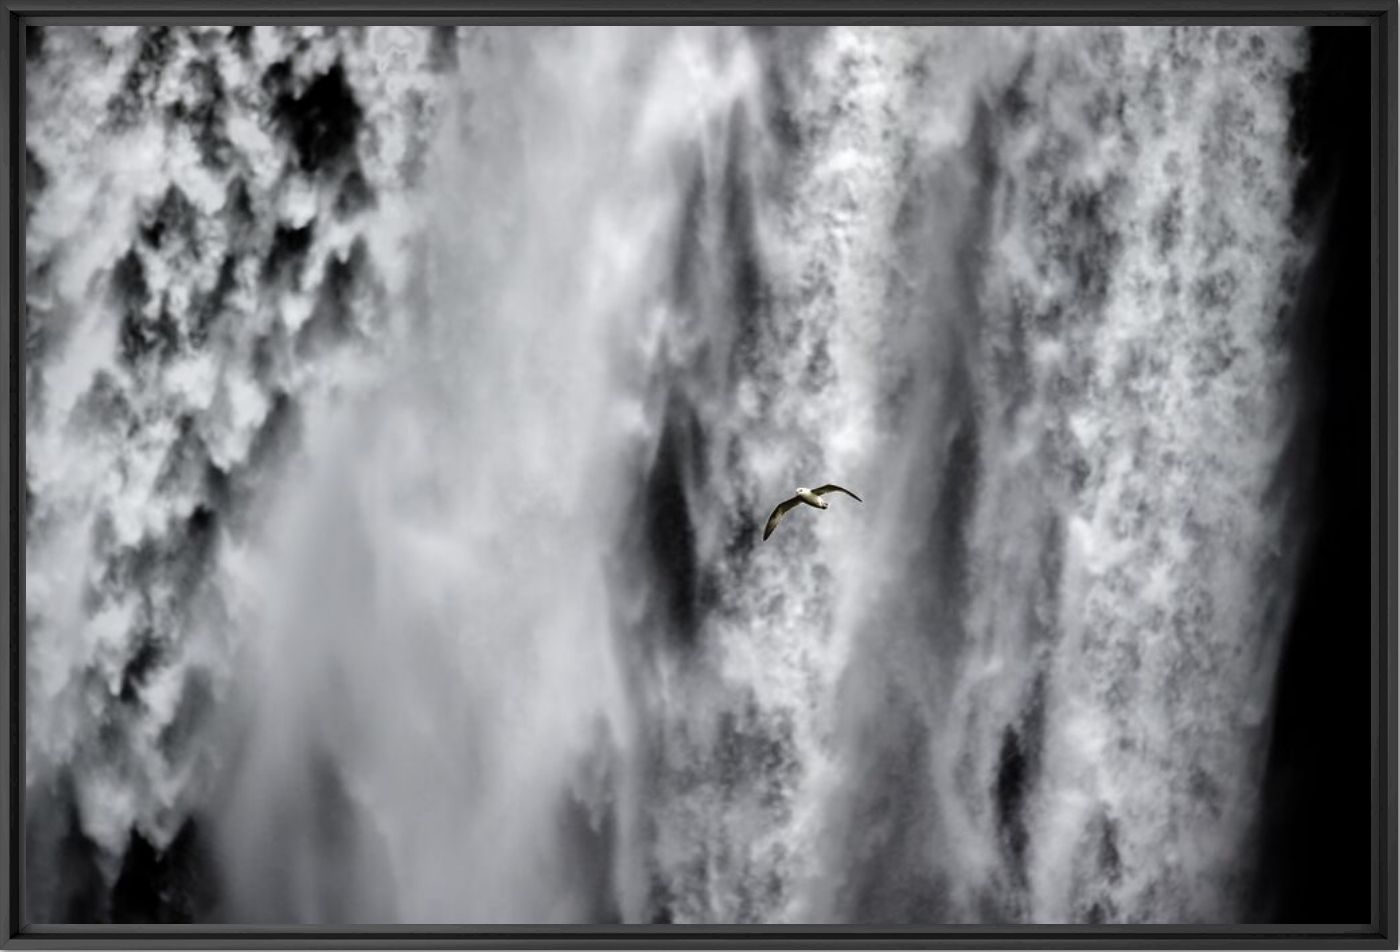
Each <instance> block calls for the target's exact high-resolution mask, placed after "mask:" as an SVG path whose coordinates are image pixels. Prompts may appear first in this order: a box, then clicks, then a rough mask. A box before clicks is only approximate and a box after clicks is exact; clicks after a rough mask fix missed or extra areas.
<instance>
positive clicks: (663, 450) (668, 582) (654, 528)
mask: <svg viewBox="0 0 1400 952" xmlns="http://www.w3.org/2000/svg"><path fill="white" fill-rule="evenodd" d="M695 428H696V427H695V422H694V414H693V411H691V410H688V409H683V408H682V407H680V406H679V405H678V404H677V403H676V402H675V401H674V400H673V402H672V404H671V405H670V406H669V407H668V409H667V412H666V422H665V424H664V427H663V429H662V433H661V440H660V442H659V445H658V446H657V450H656V459H655V461H654V462H653V463H652V467H651V471H650V472H649V473H648V475H647V478H646V484H645V487H644V489H643V491H642V506H641V520H642V522H641V534H642V538H643V544H644V545H645V547H646V551H647V552H648V553H649V555H650V564H651V565H652V567H653V571H654V577H655V583H656V592H657V593H658V596H659V598H660V602H661V606H662V613H663V615H664V617H665V619H666V621H667V625H666V628H667V631H668V632H669V633H671V634H672V635H673V636H674V637H676V638H678V639H679V640H680V642H681V643H682V644H684V645H686V646H690V645H693V644H694V640H695V637H696V635H697V633H698V627H697V621H698V611H697V603H698V587H697V583H698V580H699V561H698V553H697V552H696V551H695V528H694V526H693V524H692V522H691V516H690V508H689V502H688V493H687V486H688V485H689V480H688V479H687V471H688V470H690V469H691V467H692V465H693V463H692V455H693V454H694V453H695V452H696V450H697V446H696V443H695V441H696V433H695Z"/></svg>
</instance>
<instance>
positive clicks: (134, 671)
mask: <svg viewBox="0 0 1400 952" xmlns="http://www.w3.org/2000/svg"><path fill="white" fill-rule="evenodd" d="M132 641H134V642H135V644H136V650H135V651H133V652H131V654H130V655H128V656H127V659H126V664H125V665H123V666H122V677H121V688H120V689H119V690H118V693H117V697H118V698H119V699H120V700H121V701H122V703H124V704H135V703H136V702H137V701H138V700H139V699H140V697H141V689H142V688H143V687H145V686H146V681H147V679H149V678H150V676H151V674H152V673H153V672H154V671H155V670H156V667H157V666H158V665H159V664H160V661H161V657H162V655H163V653H164V652H163V649H162V648H161V644H160V641H159V640H158V639H157V638H156V635H155V632H154V631H152V630H151V629H150V628H149V627H146V628H142V629H140V630H138V631H136V632H134V633H133V635H132Z"/></svg>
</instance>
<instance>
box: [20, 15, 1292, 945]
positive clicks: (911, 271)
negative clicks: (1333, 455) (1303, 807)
mask: <svg viewBox="0 0 1400 952" xmlns="http://www.w3.org/2000/svg"><path fill="white" fill-rule="evenodd" d="M142 63H146V64H148V65H146V66H141V64H142ZM150 64H154V65H150ZM279 64H285V65H279ZM1303 65H1304V64H1303V63H1302V38H1301V34H1299V33H1298V32H1296V31H1293V30H1288V29H1274V28H1269V29H1260V30H1239V29H1233V28H1231V29H1224V30H1206V29H1194V28H1193V29H1184V30H1183V29H1166V28H1162V29H1158V28H1150V29H1141V28H1132V29H1092V30H1080V29H1072V30H1071V29H1045V30H1015V31H1008V30H999V29H995V30H994V29H976V30H973V29H962V28H958V29H923V28H919V29H905V28H897V29H896V28H878V29H877V28H861V29H833V30H806V29H801V30H798V29H793V30H781V29H780V30H760V31H745V30H739V29H727V28H726V29H709V28H704V29H701V28H682V29H664V30H663V29H651V28H646V29H641V28H635V29H634V28H628V29H615V28H601V27H600V28H576V29H548V30H522V29H514V28H506V29H464V30H459V31H457V32H456V33H455V34H453V33H452V32H451V31H436V32H431V33H430V32H429V31H420V30H416V29H406V28H393V27H390V28H376V29H371V30H368V31H339V32H334V33H330V32H323V31H321V30H320V29H319V28H308V29H305V30H293V31H282V30H276V31H274V30H264V29H257V30H253V31H252V32H251V34H248V35H246V36H241V37H240V36H234V35H229V34H226V33H225V31H222V30H200V31H193V32H172V33H169V34H163V35H160V36H159V37H155V36H153V34H150V33H137V32H130V31H128V32H121V31H99V32H94V31H80V30H71V31H70V30H51V31H47V32H46V34H45V48H44V50H43V53H42V58H41V59H39V60H38V62H37V65H31V70H30V81H29V86H30V96H31V105H30V110H29V112H30V117H31V119H30V122H31V125H30V128H29V134H28V139H29V146H30V149H31V151H32V153H33V155H34V158H35V160H37V162H39V163H41V164H42V166H43V168H44V169H45V172H46V176H47V179H48V180H47V182H46V184H45V187H44V189H43V190H42V191H41V192H39V193H38V195H37V198H36V200H35V202H36V204H35V213H34V216H33V217H32V218H31V219H30V223H29V245H28V247H29V262H28V265H29V267H28V272H29V289H28V290H29V298H30V312H29V321H30V328H31V334H33V333H34V332H36V330H37V332H38V333H40V334H41V335H43V340H42V341H41V346H40V349H38V350H36V351H34V352H33V353H32V354H31V357H30V367H29V373H30V374H31V376H32V379H31V380H30V381H29V385H28V386H29V394H30V403H29V409H28V426H27V433H26V450H27V456H28V465H29V475H30V488H31V492H32V493H33V503H32V507H31V509H32V511H31V515H30V519H31V522H30V529H29V536H28V548H27V563H28V577H27V591H26V595H27V601H28V609H29V619H30V625H29V636H28V638H29V640H28V662H29V664H28V668H29V670H28V681H27V687H28V698H27V703H28V708H27V710H28V713H29V721H28V746H27V768H28V786H27V789H28V797H29V804H30V821H29V823H30V840H31V852H30V860H29V862H30V864H31V865H30V868H31V871H33V873H34V876H35V881H36V882H38V883H40V884H41V886H42V888H41V889H39V890H38V893H39V895H37V896H35V895H31V909H32V910H33V911H34V915H35V916H36V917H37V918H40V919H48V918H63V917H64V915H65V914H66V913H65V912H64V911H63V910H64V909H65V908H71V900H70V899H65V898H63V892H64V887H63V886H62V878H63V876H64V875H71V870H68V871H65V869H64V868H62V867H55V866H53V865H51V864H52V863H53V862H54V861H51V860H48V859H45V858H43V857H41V856H40V855H39V853H38V852H37V851H36V850H35V849H34V846H35V845H43V844H46V843H47V844H52V843H54V842H57V841H58V840H60V839H61V838H62V836H63V835H64V834H63V829H64V822H65V820H64V811H72V815H73V816H74V818H75V821H76V823H77V825H78V827H79V829H81V831H82V833H83V835H84V836H85V837H87V838H88V840H90V841H91V843H92V844H94V847H95V849H94V857H95V859H96V862H97V865H98V867H99V869H100V871H101V875H102V877H104V880H103V881H104V883H105V884H106V887H107V888H109V889H110V888H111V887H112V885H113V884H114V883H115V882H116V881H117V880H118V878H119V875H120V872H121V869H122V863H123V856H124V854H125V853H126V852H127V848H128V841H129V837H130V835H131V833H132V832H133V831H134V832H136V833H139V834H140V836H141V837H142V838H143V839H144V840H145V841H146V842H148V843H150V844H152V845H153V846H155V847H156V849H157V850H158V851H159V850H163V849H167V848H169V847H170V846H171V844H172V842H173V841H174V838H175V837H176V834H177V833H178V832H179V831H180V830H181V829H182V828H184V824H186V822H187V820H189V819H190V818H194V821H195V822H196V823H197V824H198V825H199V827H200V828H201V829H202V830H204V831H206V832H205V834H204V838H203V840H202V842H203V844H204V846H203V847H202V848H203V850H204V851H205V854H206V855H205V858H204V860H203V861H204V862H206V863H207V864H208V865H209V867H210V868H212V870H213V871H214V872H213V875H212V878H213V879H214V880H216V881H217V883H218V890H217V891H218V896H217V899H216V901H215V903H214V905H213V906H212V907H211V908H210V909H208V910H205V912H206V914H209V915H214V916H216V917H219V918H229V919H234V920H262V921H309V922H315V921H404V922H492V921H495V922H544V921H596V920H623V921H645V920H648V919H658V920H667V921H697V922H703V921H709V922H734V921H768V922H778V921H876V920H906V921H926V922H934V921H1022V920H1024V921H1040V922H1057V921H1086V920H1102V921H1201V920H1220V919H1231V918H1235V917H1237V916H1238V915H1240V914H1241V912H1242V909H1243V907H1242V906H1241V904H1240V903H1241V900H1242V891H1243V889H1244V888H1245V887H1247V885H1248V877H1249V875H1250V873H1251V870H1250V866H1249V856H1250V855H1251V850H1250V847H1251V843H1252V839H1251V837H1252V823H1253V822H1254V820H1255V818H1256V816H1257V812H1258V803H1257V797H1258V791H1259V782H1260V771H1261V768H1262V762H1261V759H1260V753H1259V751H1260V750H1261V749H1262V746H1263V745H1262V743H1261V739H1262V738H1264V737H1266V736H1267V726H1268V717H1269V712H1270V709H1271V690H1272V687H1271V686H1272V680H1273V672H1274V668H1275V659H1276V653H1277V649H1278V645H1279V639H1280V637H1281V633H1282V626H1283V623H1284V621H1285V620H1286V618H1287V613H1288V603H1287V593H1288V591H1289V589H1290V584H1291V583H1290V580H1291V578H1292V575H1293V571H1294V568H1293V564H1294V554H1295V549H1296V544H1297V543H1296V539H1295V537H1294V535H1293V534H1291V532H1286V531H1285V524H1284V520H1283V513H1284V511H1285V509H1286V508H1287V507H1288V506H1289V505H1290V503H1289V497H1290V494H1295V493H1301V492H1305V491H1306V488H1307V487H1306V486H1305V485H1301V483H1300V480H1299V479H1298V478H1297V477H1296V476H1295V474H1292V473H1290V472H1286V471H1280V466H1281V465H1282V464H1281V462H1280V460H1281V452H1282V447H1283V445H1284V443H1285V441H1286V440H1287V438H1288V436H1289V433H1290V432H1291V428H1292V426H1293V410H1292V407H1291V406H1290V405H1289V403H1288V401H1287V399H1286V398H1285V393H1286V392H1287V386H1288V383H1289V381H1290V379H1291V377H1292V374H1293V372H1294V371H1293V370H1292V367H1291V357H1290V354H1289V353H1288V351H1287V342H1286V337H1285V335H1284V334H1283V333H1282V331H1281V325H1280V322H1281V320H1282V316H1285V315H1286V314H1287V313H1288V309H1289V307H1290V306H1291V301H1292V298H1293V295H1294V293H1295V291H1296V288H1295V287H1294V286H1293V283H1294V282H1296V280H1297V279H1296V277H1295V275H1297V274H1299V273H1301V267H1300V266H1301V265H1302V264H1303V263H1304V262H1305V258H1306V255H1307V252H1308V249H1307V248H1306V247H1304V246H1303V245H1302V244H1301V243H1300V241H1299V240H1298V239H1297V238H1296V237H1295V236H1293V234H1292V233H1291V232H1290V230H1289V214H1290V206H1289V195H1290V191H1291V186H1292V182H1293V180H1294V178H1295V177H1296V174H1297V169H1296V168H1295V164H1294V160H1293V159H1292V158H1291V157H1290V156H1289V153H1288V149H1287V142H1288V135H1287V125H1288V119H1289V117H1288V98H1287V83H1288V79H1289V77H1290V76H1291V74H1292V73H1293V72H1295V71H1296V70H1298V69H1301V68H1302V66H1303ZM73 77H83V82H82V83H80V84H74V83H67V85H65V83H66V82H67V80H68V79H70V78H73ZM211 77H212V78H211ZM327 77H333V81H332V80H328V79H327ZM341 77H343V84H341V85H337V84H339V83H340V82H341V80H340V78H341ZM201 84H202V85H201ZM210 86H213V87H215V88H217V89H218V90H220V92H219V95H218V96H213V97H210V98H209V100H208V101H212V102H217V103H218V106H217V108H215V109H212V110H210V109H203V108H201V106H202V104H207V103H205V101H204V100H199V97H198V91H199V90H201V89H203V90H205V91H207V90H208V88H209V87H210ZM123 89H125V90H127V93H126V95H127V96H128V98H130V99H131V100H132V101H133V102H135V103H138V104H139V108H136V107H132V108H130V109H128V110H127V112H125V113H122V115H123V116H125V118H124V119H123V121H122V122H120V123H118V122H116V121H115V120H114V119H112V115H113V114H114V111H115V110H116V107H115V106H114V105H113V104H112V102H110V101H109V100H110V99H111V97H112V96H113V94H114V92H116V91H120V90H123ZM347 90H348V94H349V95H353V99H354V109H355V110H357V111H358V115H359V121H358V126H356V127H355V128H354V129H353V130H352V131H351V132H349V133H346V131H345V130H344V129H343V128H341V127H339V126H337V125H336V122H335V121H334V120H328V119H327V118H326V117H327V115H328V114H330V113H328V111H327V109H326V108H324V107H323V108H322V109H320V110H319V111H318V110H317V109H316V108H313V107H314V106H315V104H316V103H318V102H323V101H330V102H331V103H332V104H335V103H340V105H339V106H338V107H336V108H339V110H340V113H339V114H348V112H347V107H345V105H344V100H343V99H339V100H338V99H336V97H337V96H342V97H343V96H344V95H346V92H345V91H347ZM317 97H327V99H326V100H323V99H318V98H317ZM182 103H183V105H180V104H182ZM73 109H80V110H86V111H87V113H89V114H90V115H91V117H92V121H91V122H89V123H87V124H86V125H85V126H84V127H82V128H81V129H75V128H74V127H73V126H72V125H71V124H70V123H69V122H67V121H66V120H65V113H64V110H69V111H70V113H71V110H73ZM330 112H334V108H332V109H331V110H330ZM211 129H212V130H213V131H212V132H211V131H210V130H211ZM79 136H86V138H79ZM133 170H134V171H133ZM94 182H96V183H100V187H96V188H94V187H92V186H91V183H94ZM239 182H241V183H242V185H239V184H238V183H239ZM171 186H177V187H178V189H179V193H180V195H181V196H183V199H184V201H183V203H182V202H180V201H175V200H171V199H169V198H168V195H169V189H170V187H171ZM240 189H241V191H240ZM366 196H368V197H366ZM185 206H188V207H189V209H190V210H189V211H187V212H182V211H181V209H183V208H185ZM88 220H91V221H93V222H96V223H97V225H96V226H95V227H94V226H91V225H89V224H88V223H87V222H88ZM153 223H159V228H158V229H157V232H158V233H157V234H156V235H155V237H152V232H151V229H152V228H153ZM133 261H139V267H138V266H137V265H134V264H133ZM230 262H232V263H230ZM137 274H139V279H138V278H137V277H134V276H133V275H137ZM220 288H221V289H222V290H216V289H220ZM123 314H125V315H126V317H125V319H124V318H123ZM163 314H170V315H173V318H169V319H167V318H165V317H163V316H162V315H163ZM133 315H134V316H133ZM172 320H173V327H174V330H173V331H172V330H170V329H169V327H170V326H171V321H172ZM65 334H66V337H65V336H64V335H65ZM163 335H164V336H163ZM167 339H170V340H173V343H168V344H167V343H166V341H167ZM133 342H134V343H133ZM138 344H139V345H140V346H138ZM99 381H101V382H99ZM828 480H830V481H835V482H838V483H841V484H843V485H848V486H850V487H852V488H853V489H855V490H856V492H858V493H860V494H861V495H862V496H864V497H865V499H866V502H865V503H864V504H859V503H856V502H855V501H854V500H849V499H845V498H841V499H838V500H836V501H835V502H834V503H833V505H832V508H831V509H830V510H829V511H827V512H824V513H820V514H815V513H807V512H799V513H794V514H793V515H792V516H790V517H789V519H788V520H787V521H785V522H784V524H783V526H782V527H781V529H780V530H779V532H778V533H777V534H776V535H775V536H774V537H773V539H771V540H769V541H768V542H767V543H762V544H760V543H758V541H757V539H758V533H759V531H760V528H761V525H762V521H763V519H764V517H765V516H766V514H767V511H768V508H769V507H771V505H772V504H773V503H774V502H775V501H776V500H778V499H780V498H783V497H784V496H786V495H787V494H788V493H789V492H790V491H791V488H792V486H794V485H796V484H797V483H803V484H806V485H811V484H813V481H816V482H817V483H820V482H825V481H828ZM46 837H47V839H45V838H46ZM50 852H51V851H50ZM46 864H50V865H46ZM65 903H70V905H69V906H65ZM105 914H107V915H113V914H116V912H115V911H114V910H112V909H110V908H108V909H106V910H105Z"/></svg>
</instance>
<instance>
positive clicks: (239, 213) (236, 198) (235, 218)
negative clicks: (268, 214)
mask: <svg viewBox="0 0 1400 952" xmlns="http://www.w3.org/2000/svg"><path fill="white" fill-rule="evenodd" d="M223 213H224V225H225V227H226V228H227V229H228V238H229V244H230V246H235V247H236V246H239V245H242V244H243V243H244V242H246V241H247V238H248V236H249V235H251V234H252V233H253V230H254V228H255V227H256V226H257V215H256V214H255V213H254V211H253V196H252V194H251V193H250V192H249V191H248V183H247V181H246V180H245V179H244V178H243V176H241V175H239V176H235V177H234V179H233V180H232V181H230V182H229V184H228V189H227V191H226V192H225V197H224V207H223Z"/></svg>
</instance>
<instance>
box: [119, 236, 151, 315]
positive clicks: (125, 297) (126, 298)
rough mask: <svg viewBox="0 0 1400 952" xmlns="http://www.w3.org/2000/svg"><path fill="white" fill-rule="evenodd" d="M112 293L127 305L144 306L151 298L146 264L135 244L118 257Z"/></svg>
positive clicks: (120, 302) (121, 303)
mask: <svg viewBox="0 0 1400 952" xmlns="http://www.w3.org/2000/svg"><path fill="white" fill-rule="evenodd" d="M111 293H112V296H113V298H114V299H115V300H116V302H117V303H118V304H120V305H122V306H125V307H134V308H138V309H139V308H142V307H145V306H146V303H147V302H148V301H149V300H150V297H151V289H150V285H149V284H147V282H146V264H145V262H144V261H142V260H141V256H140V255H139V254H138V253H137V252H136V248H135V246H132V247H131V248H128V249H127V252H126V254H124V255H122V256H121V257H120V258H118V259H117V263H116V265H115V266H113V268H112V277H111Z"/></svg>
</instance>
